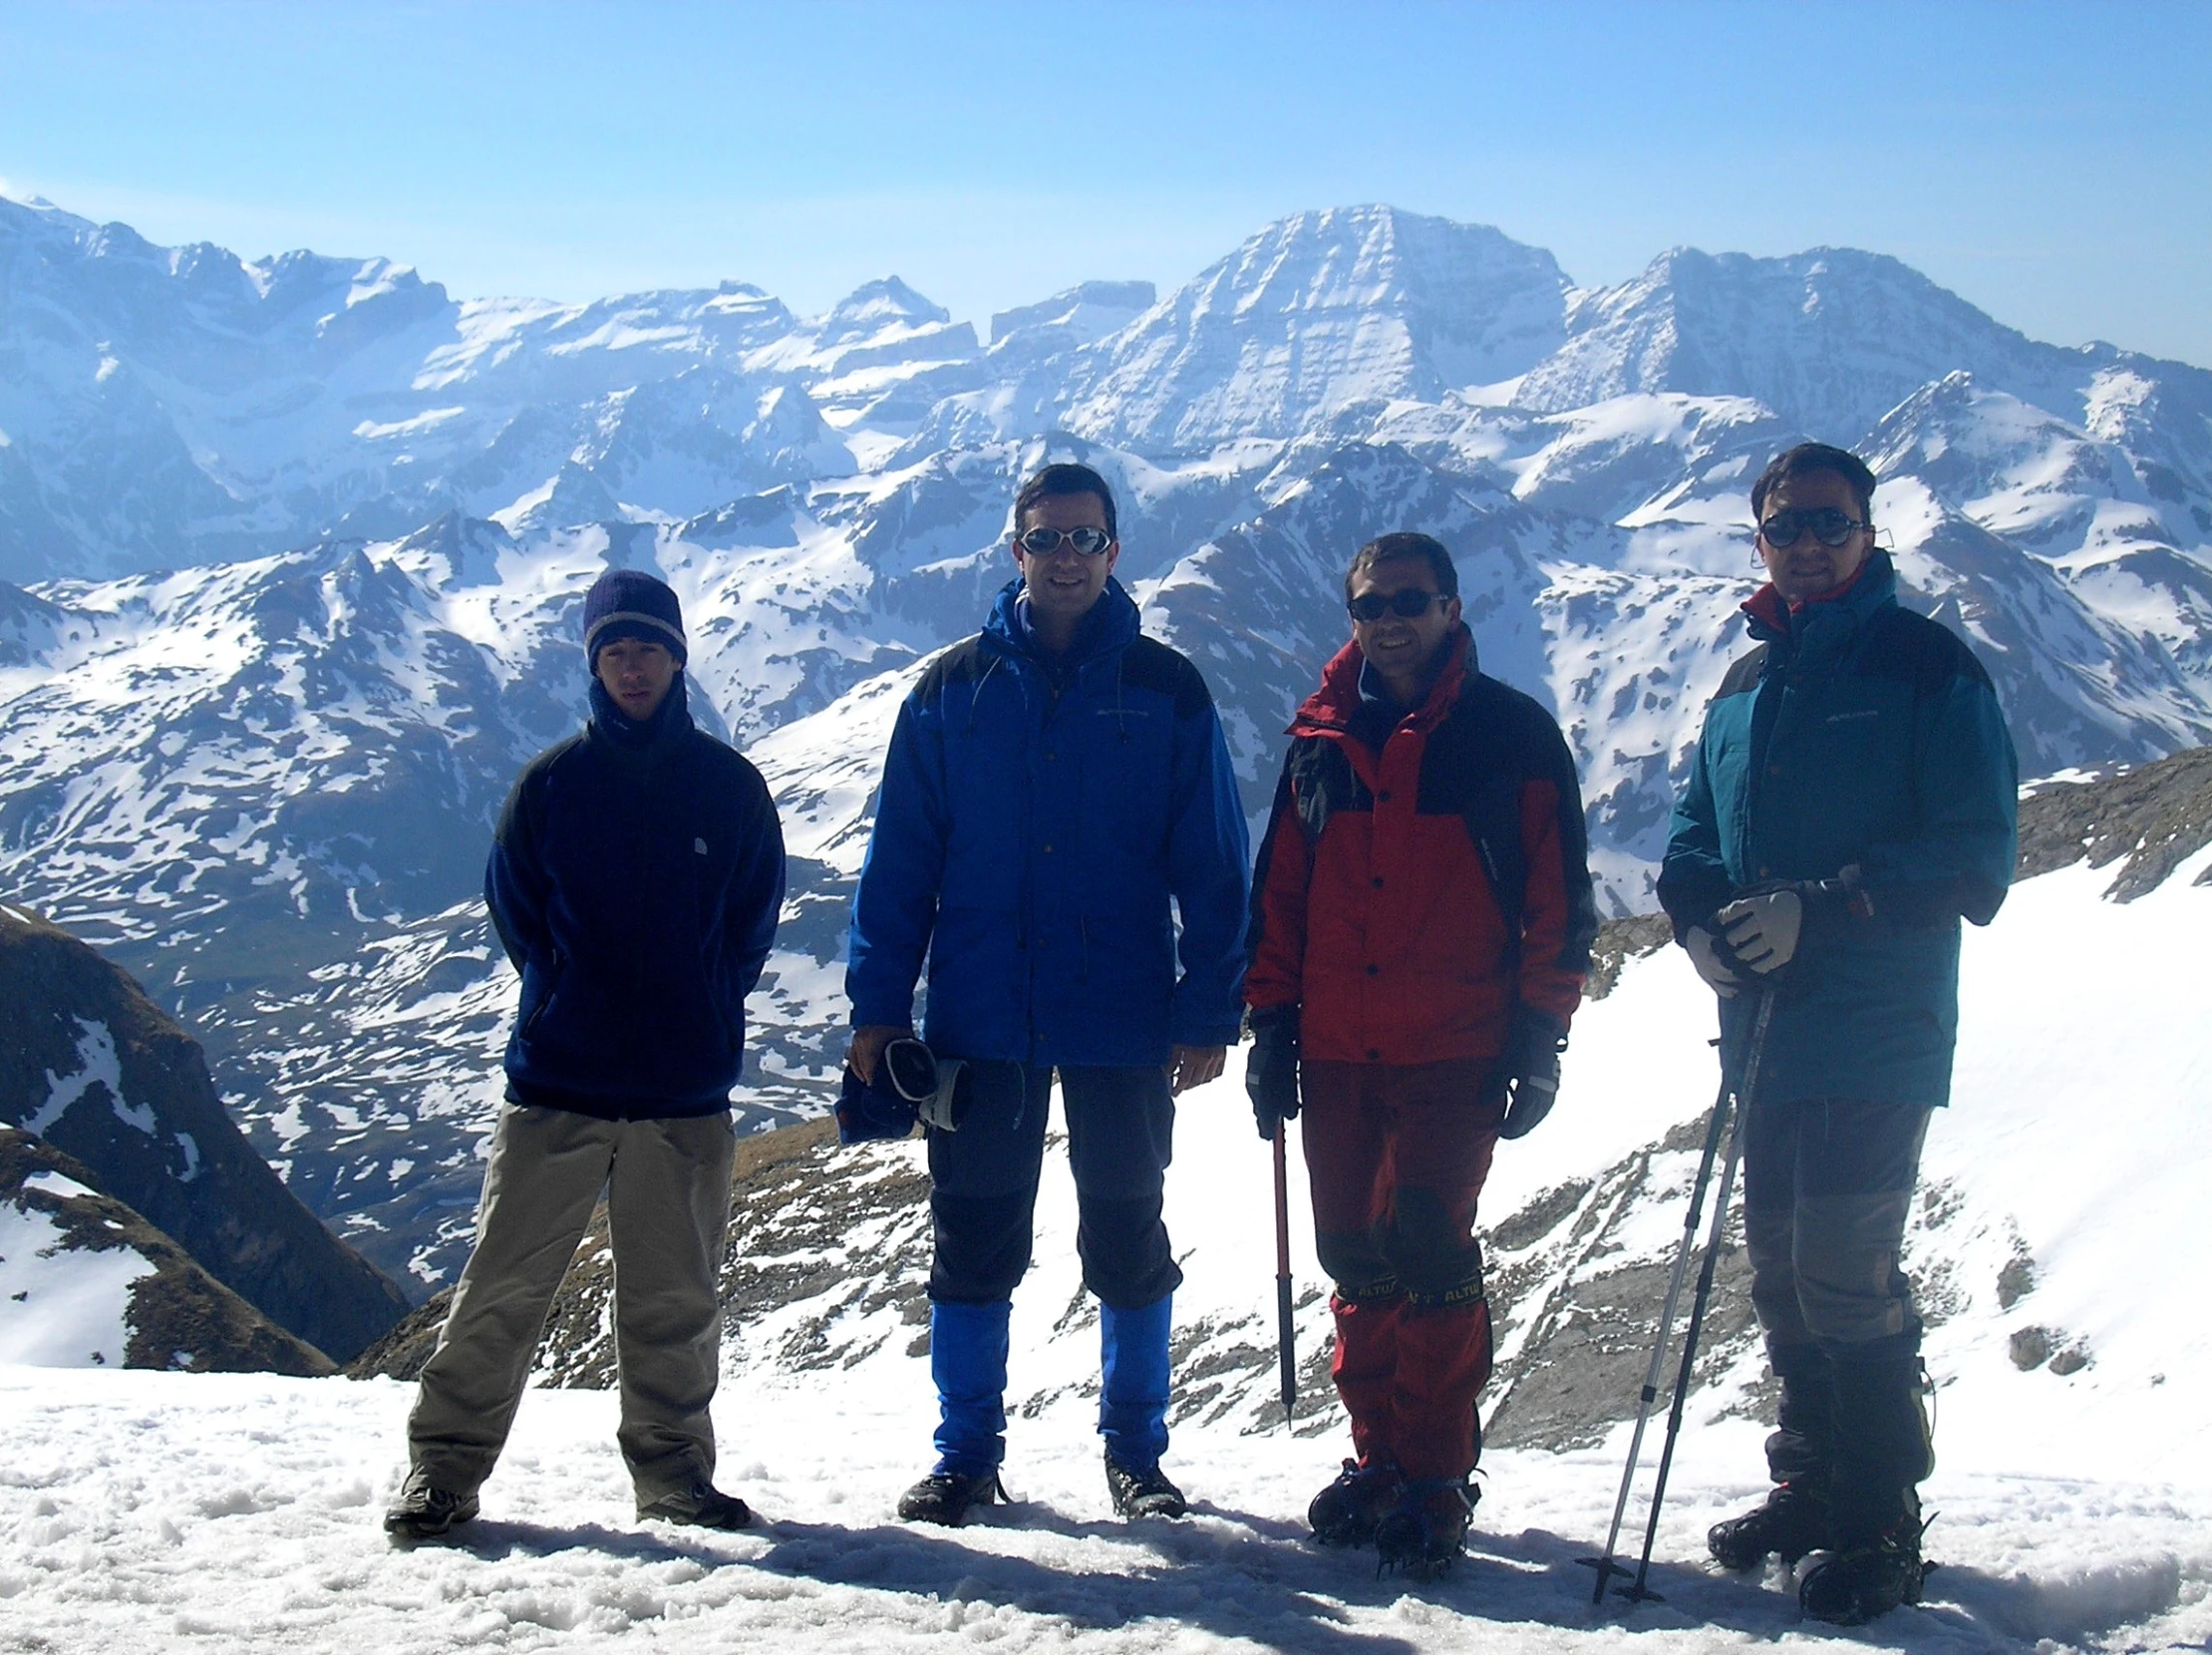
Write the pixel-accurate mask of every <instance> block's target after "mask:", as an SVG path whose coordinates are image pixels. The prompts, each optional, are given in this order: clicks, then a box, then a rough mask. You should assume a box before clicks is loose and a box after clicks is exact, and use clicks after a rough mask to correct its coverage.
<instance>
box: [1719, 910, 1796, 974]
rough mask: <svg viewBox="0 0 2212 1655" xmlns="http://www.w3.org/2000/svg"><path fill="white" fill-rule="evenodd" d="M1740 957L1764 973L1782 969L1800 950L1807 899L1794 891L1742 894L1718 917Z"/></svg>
mask: <svg viewBox="0 0 2212 1655" xmlns="http://www.w3.org/2000/svg"><path fill="white" fill-rule="evenodd" d="M1714 917H1715V918H1717V919H1719V920H1720V921H1721V932H1722V934H1723V935H1724V936H1726V937H1727V938H1728V939H1729V946H1730V947H1731V948H1733V949H1735V950H1736V957H1737V958H1738V959H1739V960H1741V961H1742V962H1743V963H1744V964H1745V965H1747V966H1749V967H1750V968H1751V969H1752V970H1753V971H1756V972H1758V973H1759V974H1760V975H1761V976H1764V975H1765V974H1766V973H1767V972H1769V971H1779V970H1780V969H1781V968H1782V967H1783V966H1785V965H1787V964H1788V963H1789V961H1790V958H1791V956H1792V955H1794V954H1795V953H1796V952H1797V936H1798V933H1799V932H1800V931H1801V930H1803V928H1804V923H1805V899H1804V898H1803V897H1802V896H1800V895H1798V894H1797V892H1795V891H1794V890H1789V889H1786V888H1785V889H1782V890H1769V891H1761V892H1760V893H1759V894H1758V895H1756V896H1739V897H1738V898H1737V899H1736V900H1735V901H1734V902H1731V903H1730V904H1729V905H1728V906H1727V907H1725V908H1723V909H1722V910H1721V911H1720V912H1719V913H1718V914H1716V915H1715V916H1714Z"/></svg>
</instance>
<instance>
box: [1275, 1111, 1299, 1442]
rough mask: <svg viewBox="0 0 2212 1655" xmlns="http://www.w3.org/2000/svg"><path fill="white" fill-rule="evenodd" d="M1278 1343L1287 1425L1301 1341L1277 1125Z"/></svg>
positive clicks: (1294, 1401)
mask: <svg viewBox="0 0 2212 1655" xmlns="http://www.w3.org/2000/svg"><path fill="white" fill-rule="evenodd" d="M1275 1342H1276V1345H1277V1347H1278V1349H1279V1350H1280V1352H1281V1355H1282V1361H1283V1424H1284V1425H1285V1426H1286V1427H1287V1426H1288V1425H1289V1424H1290V1422H1291V1416H1292V1415H1293V1414H1294V1413H1296V1412H1297V1408H1298V1342H1297V1336H1296V1334H1295V1333H1294V1332H1293V1331H1292V1329H1291V1316H1290V1172H1289V1165H1288V1161H1287V1158H1286V1156H1285V1152H1284V1149H1283V1124H1282V1122H1280V1121H1278V1122H1276V1123H1275Z"/></svg>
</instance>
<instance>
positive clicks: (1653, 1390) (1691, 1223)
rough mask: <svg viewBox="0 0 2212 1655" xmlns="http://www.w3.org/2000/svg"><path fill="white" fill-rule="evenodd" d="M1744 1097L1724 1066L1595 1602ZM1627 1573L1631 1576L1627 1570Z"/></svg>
mask: <svg viewBox="0 0 2212 1655" xmlns="http://www.w3.org/2000/svg"><path fill="white" fill-rule="evenodd" d="M1772 1009H1773V996H1772V995H1771V994H1768V995H1764V996H1762V997H1761V998H1760V1000H1759V1010H1758V1020H1757V1023H1756V1025H1755V1026H1754V1028H1753V1029H1752V1032H1751V1041H1752V1051H1753V1054H1754V1055H1755V1054H1756V1052H1757V1049H1758V1048H1759V1047H1760V1046H1762V1045H1763V1044H1764V1043H1765V1040H1766V1020H1767V1016H1768V1014H1769V1013H1770V1012H1771V1010H1772ZM1737 1097H1738V1093H1737V1088H1736V1085H1735V1082H1734V1081H1733V1079H1732V1078H1731V1077H1730V1076H1729V1075H1728V1073H1727V1070H1726V1066H1725V1065H1724V1066H1723V1073H1722V1076H1721V1090H1720V1092H1719V1094H1718V1095H1717V1096H1716V1097H1715V1098H1714V1100H1713V1113H1712V1115H1711V1116H1710V1117H1708V1118H1707V1121H1706V1129H1705V1148H1704V1150H1703V1152H1702V1153H1701V1154H1700V1156H1699V1158H1698V1175H1697V1177H1696V1179H1695V1180H1693V1181H1692V1183H1691V1186H1690V1210H1689V1211H1688V1213H1686V1214H1685V1215H1684V1217H1683V1221H1682V1243H1681V1245H1680V1246H1679V1247H1677V1248H1676V1249H1675V1267H1674V1271H1673V1273H1672V1274H1671V1275H1670V1276H1669V1277H1668V1278H1667V1297H1666V1300H1665V1302H1664V1304H1663V1305H1662V1306H1661V1309H1660V1312H1659V1338H1658V1339H1657V1340H1656V1341H1655V1342H1654V1343H1653V1345H1652V1359H1651V1365H1650V1366H1649V1367H1648V1368H1647V1369H1646V1370H1645V1373H1644V1388H1643V1390H1642V1391H1641V1392H1639V1393H1638V1395H1637V1403H1636V1429H1635V1430H1634V1432H1632V1433H1631V1434H1630V1437H1629V1444H1628V1464H1627V1465H1626V1466H1624V1467H1623V1468H1622V1469H1621V1489H1620V1492H1619V1494H1618V1495H1616V1496H1615V1498H1614V1501H1613V1523H1612V1526H1611V1527H1610V1528H1608V1529H1607V1530H1606V1531H1605V1551H1604V1554H1603V1555H1602V1556H1598V1557H1585V1558H1583V1559H1581V1560H1582V1561H1583V1562H1586V1563H1590V1564H1592V1565H1594V1566H1595V1567H1596V1569H1597V1571H1598V1583H1597V1587H1596V1589H1595V1590H1593V1591H1592V1592H1591V1593H1590V1601H1591V1602H1592V1603H1603V1602H1604V1601H1605V1588H1606V1585H1607V1583H1608V1582H1609V1581H1610V1580H1611V1579H1612V1577H1613V1567H1614V1565H1613V1553H1614V1550H1615V1549H1616V1547H1618V1546H1619V1544H1620V1539H1621V1521H1622V1519H1623V1518H1624V1517H1625V1516H1626V1515H1627V1514H1628V1496H1629V1493H1630V1490H1632V1489H1633V1488H1634V1487H1635V1483H1636V1462H1637V1461H1638V1459H1640V1458H1641V1457H1642V1455H1643V1451H1644V1429H1645V1427H1646V1426H1647V1425H1649V1424H1650V1422H1651V1413H1652V1404H1653V1403H1655V1402H1657V1401H1658V1400H1659V1374H1660V1369H1661V1367H1662V1366H1663V1365H1664V1364H1665V1362H1666V1360H1667V1341H1668V1339H1669V1338H1671V1337H1672V1336H1673V1334H1674V1330H1675V1307H1676V1305H1677V1304H1679V1303H1680V1302H1681V1300H1682V1284H1683V1280H1684V1278H1685V1277H1687V1276H1688V1275H1689V1273H1690V1254H1691V1252H1692V1251H1693V1250H1694V1249H1695V1248H1696V1246H1697V1244H1698V1220H1699V1217H1700V1214H1701V1213H1702V1212H1703V1210H1704V1207H1705V1192H1706V1185H1707V1183H1708V1182H1709V1181H1710V1180H1711V1179H1712V1177H1713V1162H1714V1159H1715V1158H1716V1157H1717V1156H1719V1154H1720V1152H1721V1133H1722V1130H1723V1128H1724V1127H1726V1126H1727V1124H1728V1119H1729V1103H1730V1100H1731V1099H1732V1098H1737ZM1621 1572H1622V1573H1624V1574H1625V1573H1627V1572H1628V1571H1627V1569H1626V1568H1625V1567H1624V1568H1623V1569H1622V1571H1621Z"/></svg>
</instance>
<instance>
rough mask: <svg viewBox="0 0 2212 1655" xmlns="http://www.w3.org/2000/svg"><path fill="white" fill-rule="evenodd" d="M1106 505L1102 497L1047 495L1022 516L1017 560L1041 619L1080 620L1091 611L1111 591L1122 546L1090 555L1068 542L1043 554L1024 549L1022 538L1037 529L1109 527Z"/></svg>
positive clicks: (1017, 530)
mask: <svg viewBox="0 0 2212 1655" xmlns="http://www.w3.org/2000/svg"><path fill="white" fill-rule="evenodd" d="M1105 527H1106V501H1105V500H1103V499H1101V498H1100V497H1099V496H1097V495H1091V494H1083V495H1047V496H1045V497H1044V498H1043V499H1041V500H1039V501H1038V502H1037V503H1036V504H1035V505H1033V506H1031V507H1030V508H1029V509H1028V510H1027V511H1025V512H1023V513H1022V520H1021V521H1020V522H1018V523H1016V524H1015V525H1014V533H1015V536H1016V538H1015V540H1014V542H1013V548H1014V562H1015V565H1016V567H1018V568H1019V569H1020V570H1021V571H1022V582H1023V584H1024V585H1025V586H1027V587H1028V588H1029V602H1030V610H1031V612H1032V613H1033V614H1035V615H1037V616H1039V617H1053V618H1057V619H1060V620H1076V619H1079V618H1080V617H1082V616H1084V615H1087V614H1089V613H1090V612H1091V606H1092V605H1093V604H1094V603H1097V602H1098V601H1099V594H1100V593H1102V592H1104V591H1105V590H1106V576H1107V575H1109V574H1111V573H1112V572H1113V565H1114V564H1115V563H1116V562H1118V561H1119V560H1120V557H1121V542H1120V541H1118V540H1115V541H1113V542H1112V543H1111V544H1109V545H1108V546H1107V547H1106V550H1104V551H1102V552H1099V553H1097V554H1095V555H1093V556H1090V557H1086V556H1084V555H1083V553H1081V552H1079V551H1077V550H1076V548H1075V547H1074V546H1071V545H1070V544H1069V543H1068V542H1067V541H1066V540H1062V541H1061V542H1060V545H1059V547H1058V549H1057V550H1054V551H1049V552H1046V553H1045V554H1044V555H1042V556H1039V555H1037V554H1035V553H1033V552H1029V551H1026V550H1024V549H1023V547H1022V542H1021V539H1020V536H1021V535H1023V534H1026V533H1027V532H1028V531H1029V530H1031V529H1033V528H1061V529H1068V528H1098V529H1104V528H1105Z"/></svg>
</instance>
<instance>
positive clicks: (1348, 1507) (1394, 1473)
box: [1306, 1460, 1406, 1545]
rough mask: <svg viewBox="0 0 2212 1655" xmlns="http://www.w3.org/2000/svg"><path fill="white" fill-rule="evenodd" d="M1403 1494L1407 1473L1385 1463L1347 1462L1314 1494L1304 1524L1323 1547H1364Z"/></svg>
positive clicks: (1388, 1462)
mask: <svg viewBox="0 0 2212 1655" xmlns="http://www.w3.org/2000/svg"><path fill="white" fill-rule="evenodd" d="M1405 1491H1406V1474H1405V1473H1404V1472H1402V1471H1400V1470H1399V1469H1398V1467H1397V1466H1396V1465H1395V1464H1394V1463H1392V1462H1391V1461H1388V1460H1382V1461H1378V1462H1376V1463H1375V1464H1374V1465H1371V1466H1363V1465H1361V1464H1360V1462H1359V1461H1357V1460H1347V1461H1346V1462H1345V1463H1344V1470H1343V1471H1342V1472H1340V1473H1339V1474H1338V1476H1337V1480H1336V1482H1334V1483H1332V1484H1330V1485H1329V1487H1328V1488H1326V1489H1324V1490H1321V1492H1320V1493H1318V1494H1316V1495H1314V1502H1313V1503H1312V1504H1311V1505H1309V1506H1307V1507H1306V1523H1307V1526H1309V1527H1310V1528H1312V1529H1313V1531H1314V1538H1315V1539H1316V1540H1317V1541H1319V1542H1320V1543H1321V1544H1323V1545H1367V1544H1369V1543H1370V1542H1372V1541H1373V1540H1374V1538H1375V1531H1376V1529H1377V1528H1379V1527H1380V1526H1382V1522H1383V1519H1384V1518H1385V1517H1387V1516H1388V1515H1390V1513H1391V1512H1392V1511H1393V1510H1395V1509H1396V1508H1397V1506H1398V1500H1399V1496H1400V1495H1401V1494H1403V1493H1404V1492H1405Z"/></svg>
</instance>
